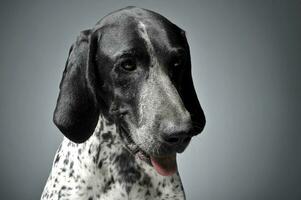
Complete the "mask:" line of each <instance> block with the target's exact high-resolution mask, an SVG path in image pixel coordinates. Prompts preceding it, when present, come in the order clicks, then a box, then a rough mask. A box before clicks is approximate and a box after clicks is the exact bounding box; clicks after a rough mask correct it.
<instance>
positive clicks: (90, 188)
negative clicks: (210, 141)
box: [41, 116, 185, 200]
mask: <svg viewBox="0 0 301 200" xmlns="http://www.w3.org/2000/svg"><path fill="white" fill-rule="evenodd" d="M41 199H42V200H54V199H59V200H71V199H72V200H77V199H78V200H82V199H85V200H106V199H107V200H121V199H131V200H136V199H137V200H138V199H139V200H141V199H146V200H147V199H149V200H153V199H160V200H163V199H165V200H168V199H172V200H176V199H178V200H181V199H185V195H184V190H183V187H182V183H181V179H180V177H179V174H178V173H176V174H174V175H173V176H168V177H165V176H161V175H159V174H158V173H157V172H156V171H155V170H154V169H153V168H152V167H151V166H150V165H148V164H147V163H145V162H143V161H141V160H140V159H139V158H137V157H134V156H133V155H132V154H131V153H130V152H128V151H127V150H126V149H125V148H124V146H123V142H122V140H121V138H120V136H119V134H118V132H117V129H116V126H115V124H110V123H109V122H108V121H107V120H105V119H104V117H102V116H100V118H99V121H98V124H97V126H96V129H95V131H94V133H93V135H92V136H91V137H90V138H89V139H88V140H87V141H86V142H84V143H81V144H76V143H73V142H71V141H70V140H68V139H67V138H64V140H63V142H62V144H61V145H60V147H59V149H58V150H57V152H56V155H55V158H54V161H53V166H52V170H51V173H50V176H49V178H48V180H47V183H46V186H45V188H44V191H43V193H42V197H41Z"/></svg>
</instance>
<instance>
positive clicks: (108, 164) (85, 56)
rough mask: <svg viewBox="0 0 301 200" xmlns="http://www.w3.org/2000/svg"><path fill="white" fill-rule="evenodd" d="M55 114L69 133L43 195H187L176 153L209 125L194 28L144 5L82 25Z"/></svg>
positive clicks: (85, 198)
mask: <svg viewBox="0 0 301 200" xmlns="http://www.w3.org/2000/svg"><path fill="white" fill-rule="evenodd" d="M53 120H54V123H55V124H56V126H57V127H58V128H59V130H60V131H61V132H62V133H63V134H64V135H65V138H64V140H63V142H62V144H61V146H60V147H59V149H58V150H57V153H56V155H55V158H54V162H53V166H52V170H51V173H50V176H49V178H48V180H47V183H46V186H45V188H44V191H43V194H42V197H41V199H44V200H46V199H47V200H49V199H60V200H62V199H83V200H92V199H94V200H96V199H98V200H99V199H103V200H104V199H116V200H117V199H139V200H141V199H173V200H174V199H185V194H184V190H183V187H182V184H181V179H180V177H179V173H178V171H177V159H176V155H177V153H182V152H183V151H184V150H185V148H186V147H187V145H188V144H189V142H190V140H191V138H192V137H193V136H195V135H197V134H199V133H200V132H201V131H202V130H203V128H204V125H205V117H204V114H203V111H202V108H201V106H200V103H199V101H198V98H197V96H196V92H195V90H194V86H193V82H192V77H191V62H190V53H189V46H188V43H187V40H186V36H185V31H184V30H182V29H181V28H179V27H177V26H176V25H175V24H173V23H171V22H170V21H168V20H167V19H166V18H164V17H163V16H161V15H159V14H157V13H155V12H152V11H149V10H145V9H141V8H136V7H127V8H124V9H121V10H118V11H116V12H113V13H111V14H109V15H107V16H106V17H104V18H103V19H101V20H100V21H99V22H98V23H97V24H96V25H95V27H93V28H92V29H89V30H85V31H82V32H81V33H80V34H79V36H78V37H77V39H76V41H75V42H74V43H73V45H72V46H71V48H70V51H69V55H68V58H67V62H66V66H65V70H64V72H63V78H62V80H61V83H60V93H59V96H58V100H57V104H56V108H55V111H54V117H53Z"/></svg>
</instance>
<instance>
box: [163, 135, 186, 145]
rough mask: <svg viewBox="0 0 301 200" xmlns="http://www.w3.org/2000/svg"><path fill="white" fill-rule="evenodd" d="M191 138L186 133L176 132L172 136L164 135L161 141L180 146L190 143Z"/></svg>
mask: <svg viewBox="0 0 301 200" xmlns="http://www.w3.org/2000/svg"><path fill="white" fill-rule="evenodd" d="M190 139H191V136H190V135H189V134H188V133H187V132H178V133H172V134H165V135H164V136H163V140H164V142H165V143H167V144H169V145H181V144H186V143H188V142H189V141H190Z"/></svg>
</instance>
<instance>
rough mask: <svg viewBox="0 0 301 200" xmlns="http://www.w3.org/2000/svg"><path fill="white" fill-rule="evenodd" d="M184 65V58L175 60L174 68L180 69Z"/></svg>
mask: <svg viewBox="0 0 301 200" xmlns="http://www.w3.org/2000/svg"><path fill="white" fill-rule="evenodd" d="M183 64H184V59H182V58H175V59H174V61H173V67H175V68H179V67H181V66H182V65H183Z"/></svg>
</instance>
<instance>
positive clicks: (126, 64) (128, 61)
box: [120, 59, 137, 71]
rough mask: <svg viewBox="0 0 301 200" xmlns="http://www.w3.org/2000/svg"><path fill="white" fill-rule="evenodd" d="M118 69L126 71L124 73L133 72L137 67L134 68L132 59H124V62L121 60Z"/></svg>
mask: <svg viewBox="0 0 301 200" xmlns="http://www.w3.org/2000/svg"><path fill="white" fill-rule="evenodd" d="M120 67H121V68H122V69H123V70H126V71H134V70H135V69H136V68H137V66H136V62H135V60H133V59H126V60H123V61H122V62H121V63H120Z"/></svg>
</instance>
